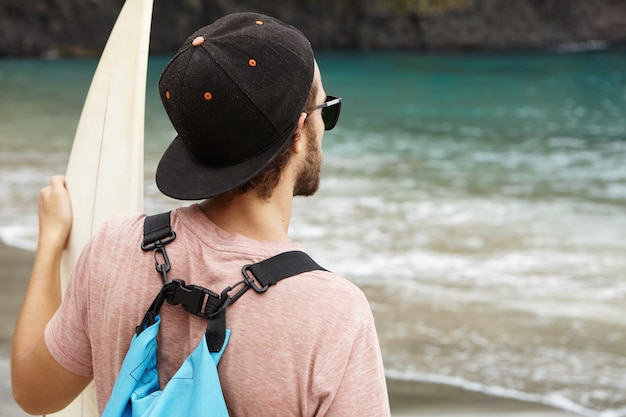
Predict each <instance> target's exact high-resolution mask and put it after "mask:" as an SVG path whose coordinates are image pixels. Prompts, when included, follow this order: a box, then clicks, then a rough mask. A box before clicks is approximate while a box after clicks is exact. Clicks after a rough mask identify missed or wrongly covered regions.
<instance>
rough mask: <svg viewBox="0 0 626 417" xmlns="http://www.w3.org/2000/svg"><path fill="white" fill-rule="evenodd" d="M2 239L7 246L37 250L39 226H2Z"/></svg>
mask: <svg viewBox="0 0 626 417" xmlns="http://www.w3.org/2000/svg"><path fill="white" fill-rule="evenodd" d="M0 240H1V241H2V243H4V244H5V245H7V246H12V247H15V248H19V249H24V250H29V251H35V249H36V248H37V228H36V227H28V226H24V227H22V226H2V227H0Z"/></svg>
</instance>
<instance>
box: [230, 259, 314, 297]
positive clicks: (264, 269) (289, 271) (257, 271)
mask: <svg viewBox="0 0 626 417" xmlns="http://www.w3.org/2000/svg"><path fill="white" fill-rule="evenodd" d="M309 271H326V269H324V268H322V267H321V266H319V265H318V264H317V262H315V261H314V260H313V259H312V258H311V257H310V256H309V255H307V254H306V253H304V252H302V251H291V252H283V253H280V254H278V255H276V256H272V257H271V258H268V259H265V260H264V261H261V262H258V263H256V264H252V265H246V266H244V267H243V269H242V272H243V275H244V277H245V278H246V279H251V278H252V277H250V274H249V273H248V272H252V274H253V275H254V278H256V280H257V281H258V282H259V283H260V284H261V287H258V286H256V285H255V284H254V280H252V281H249V283H250V284H251V285H252V288H254V289H255V290H256V291H257V292H260V291H265V290H267V288H268V287H269V286H270V285H274V284H276V283H277V282H278V281H280V280H281V279H285V278H289V277H293V276H294V275H299V274H302V273H304V272H309Z"/></svg>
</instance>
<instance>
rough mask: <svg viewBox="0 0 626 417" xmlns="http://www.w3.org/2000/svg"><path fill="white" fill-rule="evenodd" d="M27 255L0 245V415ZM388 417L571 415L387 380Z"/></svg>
mask: <svg viewBox="0 0 626 417" xmlns="http://www.w3.org/2000/svg"><path fill="white" fill-rule="evenodd" d="M33 256H34V254H33V253H32V252H28V251H24V250H20V249H16V248H13V247H8V246H6V245H4V244H2V243H0V262H1V264H2V265H3V267H2V268H0V288H2V290H1V291H0V416H2V417H23V416H26V415H27V414H25V413H24V412H22V411H21V410H20V409H19V407H18V406H17V405H16V404H15V403H14V401H13V399H12V396H11V386H10V376H9V375H10V371H9V352H10V349H11V335H12V333H13V328H14V326H15V320H16V318H17V313H18V311H19V307H20V305H21V302H22V298H23V296H24V292H25V291H26V285H27V283H28V278H29V276H30V270H31V266H32V259H33ZM388 387H389V397H390V401H391V410H392V414H393V416H394V417H408V416H421V417H429V416H439V417H441V416H443V417H446V416H447V417H456V416H465V417H472V416H516V417H568V416H575V414H572V413H567V412H564V411H561V410H556V409H554V408H551V407H546V406H543V405H540V404H534V403H528V402H524V401H517V400H512V399H507V398H499V397H493V396H489V395H485V394H481V393H476V392H470V391H466V390H463V389H461V388H455V387H450V386H444V385H438V384H428V383H420V382H411V381H397V380H389V381H388Z"/></svg>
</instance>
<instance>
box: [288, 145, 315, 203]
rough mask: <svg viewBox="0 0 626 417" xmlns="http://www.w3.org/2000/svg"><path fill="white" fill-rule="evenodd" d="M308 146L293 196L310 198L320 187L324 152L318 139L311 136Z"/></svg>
mask: <svg viewBox="0 0 626 417" xmlns="http://www.w3.org/2000/svg"><path fill="white" fill-rule="evenodd" d="M309 138H310V139H309V142H308V143H307V145H306V157H305V158H304V163H303V164H302V166H301V167H300V171H299V172H298V176H297V177H296V185H295V186H294V190H293V195H294V196H302V197H310V196H312V195H313V194H315V193H316V192H317V190H318V188H319V186H320V172H321V170H322V150H321V146H320V145H319V144H318V141H317V138H312V137H311V136H309Z"/></svg>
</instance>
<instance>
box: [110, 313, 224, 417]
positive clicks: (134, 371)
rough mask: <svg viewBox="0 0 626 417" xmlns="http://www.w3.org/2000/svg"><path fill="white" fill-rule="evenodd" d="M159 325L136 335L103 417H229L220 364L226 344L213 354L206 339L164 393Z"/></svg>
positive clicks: (157, 319)
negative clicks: (159, 368)
mask: <svg viewBox="0 0 626 417" xmlns="http://www.w3.org/2000/svg"><path fill="white" fill-rule="evenodd" d="M160 323H161V320H160V317H159V316H158V315H157V316H156V317H155V319H154V323H153V324H151V325H150V326H148V327H146V328H145V329H144V330H143V331H142V332H141V333H139V334H135V335H134V336H133V339H132V341H131V343H130V348H129V350H128V353H127V354H126V357H125V358H124V362H123V363H122V367H121V370H120V373H119V376H118V378H117V380H116V381H115V386H114V387H113V392H112V393H111V397H110V399H109V402H108V403H107V405H106V408H105V409H104V412H103V414H102V417H161V416H186V417H194V416H215V417H223V416H228V409H227V408H226V403H225V402H224V396H223V394H222V387H221V385H220V379H219V375H218V373H217V364H218V363H219V361H220V358H221V357H222V354H223V352H224V349H225V348H226V345H227V344H228V339H229V337H230V330H229V329H227V330H226V337H225V339H224V343H223V345H222V348H221V349H220V350H219V352H209V348H208V346H207V340H206V339H207V338H206V337H203V338H202V340H201V341H200V343H199V344H198V346H197V347H196V349H195V350H194V351H193V352H192V353H191V355H189V357H188V358H187V359H186V360H185V362H184V363H183V364H182V366H181V367H180V369H179V370H178V371H177V372H176V374H175V375H174V376H173V377H172V379H171V380H170V381H169V382H168V383H167V385H166V386H165V388H164V389H163V390H161V389H160V387H159V374H158V371H157V368H156V363H157V362H156V351H157V343H156V336H157V333H158V331H159V325H160Z"/></svg>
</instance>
